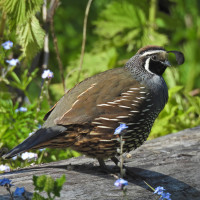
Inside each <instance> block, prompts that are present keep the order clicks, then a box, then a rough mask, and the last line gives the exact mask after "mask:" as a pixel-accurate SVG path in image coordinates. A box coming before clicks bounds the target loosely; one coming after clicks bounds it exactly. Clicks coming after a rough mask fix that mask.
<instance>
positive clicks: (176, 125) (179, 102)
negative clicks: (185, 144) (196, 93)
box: [149, 86, 200, 139]
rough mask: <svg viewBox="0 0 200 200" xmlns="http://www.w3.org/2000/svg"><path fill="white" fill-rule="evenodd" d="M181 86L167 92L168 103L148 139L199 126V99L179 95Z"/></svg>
mask: <svg viewBox="0 0 200 200" xmlns="http://www.w3.org/2000/svg"><path fill="white" fill-rule="evenodd" d="M181 90H183V86H176V87H173V88H171V89H170V90H169V101H168V103H167V105H166V106H165V108H164V110H163V111H162V112H161V113H160V115H159V117H158V118H157V119H156V121H155V124H154V126H153V128H152V131H151V134H150V136H149V139H153V138H156V137H159V136H163V135H167V134H169V133H174V132H178V131H180V130H183V129H186V128H192V127H195V126H198V125H199V124H200V118H199V116H200V97H191V96H189V95H184V94H183V93H182V94H181Z"/></svg>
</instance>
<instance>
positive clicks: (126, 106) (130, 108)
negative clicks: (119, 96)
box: [118, 105, 131, 109]
mask: <svg viewBox="0 0 200 200" xmlns="http://www.w3.org/2000/svg"><path fill="white" fill-rule="evenodd" d="M118 106H119V107H120V108H128V109H131V107H128V106H122V105H118Z"/></svg>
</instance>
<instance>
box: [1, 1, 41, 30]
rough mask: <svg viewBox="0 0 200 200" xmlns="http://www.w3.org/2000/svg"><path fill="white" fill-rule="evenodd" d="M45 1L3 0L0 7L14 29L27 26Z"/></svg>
mask: <svg viewBox="0 0 200 200" xmlns="http://www.w3.org/2000/svg"><path fill="white" fill-rule="evenodd" d="M42 3H43V0H28V1H24V0H1V1H0V7H1V8H2V9H3V10H4V12H6V14H7V16H8V19H9V21H10V25H11V26H12V28H15V27H17V26H20V25H22V24H25V23H26V22H27V20H29V18H31V17H32V16H34V15H35V13H36V12H37V11H39V9H40V7H41V5H42Z"/></svg>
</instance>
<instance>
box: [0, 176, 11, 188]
mask: <svg viewBox="0 0 200 200" xmlns="http://www.w3.org/2000/svg"><path fill="white" fill-rule="evenodd" d="M6 185H8V186H12V184H11V180H10V179H8V178H3V179H0V186H6Z"/></svg>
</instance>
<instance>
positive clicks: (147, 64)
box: [144, 58, 153, 74]
mask: <svg viewBox="0 0 200 200" xmlns="http://www.w3.org/2000/svg"><path fill="white" fill-rule="evenodd" d="M149 61H150V58H147V60H146V61H145V65H144V68H145V69H146V70H147V71H148V72H149V73H150V74H153V73H152V72H151V71H150V70H149Z"/></svg>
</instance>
